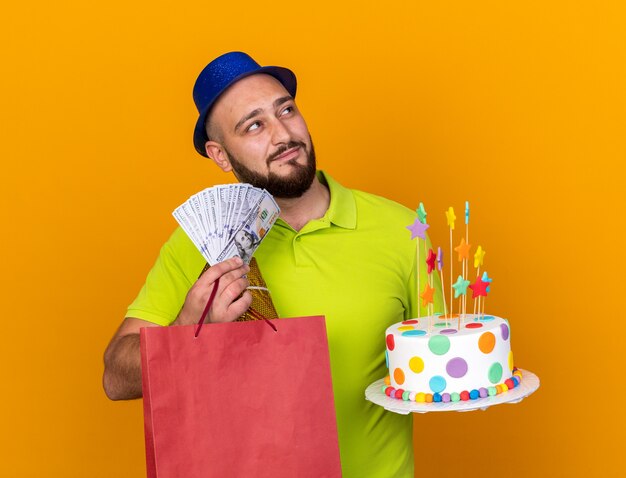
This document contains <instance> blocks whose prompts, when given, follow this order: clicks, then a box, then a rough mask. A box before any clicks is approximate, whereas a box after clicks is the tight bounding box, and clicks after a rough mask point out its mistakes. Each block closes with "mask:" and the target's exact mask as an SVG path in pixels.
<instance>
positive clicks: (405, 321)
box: [402, 319, 418, 325]
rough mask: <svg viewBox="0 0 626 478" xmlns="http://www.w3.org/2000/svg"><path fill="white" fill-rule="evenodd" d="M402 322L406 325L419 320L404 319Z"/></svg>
mask: <svg viewBox="0 0 626 478" xmlns="http://www.w3.org/2000/svg"><path fill="white" fill-rule="evenodd" d="M402 323H403V324H404V325H409V324H417V323H418V320H417V319H411V320H403V321H402Z"/></svg>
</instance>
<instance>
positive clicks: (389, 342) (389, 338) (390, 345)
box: [379, 334, 396, 350]
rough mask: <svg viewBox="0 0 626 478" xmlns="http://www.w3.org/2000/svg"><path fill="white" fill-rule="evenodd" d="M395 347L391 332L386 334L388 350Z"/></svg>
mask: <svg viewBox="0 0 626 478" xmlns="http://www.w3.org/2000/svg"><path fill="white" fill-rule="evenodd" d="M379 337H380V336H379ZM395 347H396V343H395V341H394V339H393V335H391V334H389V335H387V348H388V349H389V350H393V349H394V348H395Z"/></svg>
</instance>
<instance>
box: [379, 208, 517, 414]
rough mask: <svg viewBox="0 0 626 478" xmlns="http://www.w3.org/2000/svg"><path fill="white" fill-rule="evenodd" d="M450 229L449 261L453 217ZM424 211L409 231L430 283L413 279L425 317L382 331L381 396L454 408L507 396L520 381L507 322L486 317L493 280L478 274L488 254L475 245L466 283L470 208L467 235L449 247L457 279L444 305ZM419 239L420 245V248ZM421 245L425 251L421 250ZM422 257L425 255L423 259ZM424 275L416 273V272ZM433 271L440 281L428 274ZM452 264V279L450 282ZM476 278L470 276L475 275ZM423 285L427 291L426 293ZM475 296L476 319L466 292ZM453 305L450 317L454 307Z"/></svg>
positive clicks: (450, 214) (439, 262)
mask: <svg viewBox="0 0 626 478" xmlns="http://www.w3.org/2000/svg"><path fill="white" fill-rule="evenodd" d="M446 218H447V222H448V226H449V227H450V255H451V256H452V249H453V248H452V243H453V230H454V223H455V220H456V216H455V215H454V210H453V209H452V208H449V209H448V211H447V212H446ZM428 228H429V225H428V224H427V222H426V211H425V210H424V206H423V204H421V203H420V206H419V209H418V210H417V218H416V219H415V222H414V223H413V224H411V225H409V226H407V229H409V230H410V231H411V239H415V238H417V240H418V244H417V248H416V252H417V263H418V264H420V263H421V261H422V260H423V261H425V263H426V270H427V276H426V277H420V274H419V273H418V275H417V287H418V293H419V296H420V297H421V299H422V307H425V308H426V309H427V311H428V313H427V315H426V316H424V317H417V318H415V319H411V320H406V321H404V322H400V323H397V324H394V325H392V326H391V327H389V328H388V329H387V330H386V333H385V335H386V351H385V358H386V361H387V368H388V369H389V375H388V376H387V377H386V378H385V384H384V385H383V390H382V391H383V392H384V393H385V394H386V395H387V396H389V397H392V398H397V399H401V400H405V401H414V402H426V403H429V402H458V401H460V400H462V401H466V400H476V399H480V398H486V397H489V396H493V395H498V394H501V393H504V392H506V391H508V390H510V389H513V388H515V387H517V386H518V385H519V384H520V383H521V380H522V374H521V371H519V370H517V369H516V368H515V365H514V362H513V353H512V352H511V327H510V325H509V323H508V321H507V320H505V319H502V318H500V317H496V316H494V315H487V314H485V311H484V310H485V299H486V297H487V294H488V293H489V292H490V286H491V282H492V279H491V278H489V276H488V274H487V273H486V272H485V271H483V274H482V276H481V275H480V272H481V271H480V268H481V267H482V266H483V261H484V256H485V251H484V250H483V249H482V247H481V246H478V248H477V249H476V253H475V254H474V268H475V271H474V272H472V273H471V274H472V275H473V276H474V277H476V280H475V281H474V283H470V281H469V280H468V276H470V264H469V251H470V248H471V245H470V244H469V203H468V202H466V203H465V234H464V237H462V239H461V241H460V244H459V245H458V246H457V247H455V248H454V251H456V252H457V253H458V261H459V263H460V265H461V271H460V272H461V273H460V274H459V276H458V278H457V280H456V282H455V283H454V284H453V283H452V281H451V282H450V295H449V299H450V301H449V302H447V301H446V294H445V290H446V286H445V284H444V267H443V253H442V250H441V248H438V251H437V254H435V252H434V251H433V250H432V249H431V248H429V247H428V246H427V240H426V235H425V231H426V229H428ZM420 239H423V241H420ZM422 245H423V247H422ZM422 254H423V255H422ZM421 269H422V268H421V267H418V271H420V270H421ZM435 269H437V271H438V274H437V273H435V274H433V272H434V271H435ZM453 269H454V268H453V263H452V261H451V262H450V278H452V277H453ZM474 274H475V275H474ZM435 280H437V281H441V289H440V290H441V293H442V301H441V304H442V305H441V306H442V307H443V312H440V313H435V310H434V302H435V300H434V292H435ZM420 282H421V283H422V284H424V286H423V288H422V286H421V285H420ZM468 289H470V290H471V291H472V297H471V299H472V301H473V313H468V293H467V290H468ZM453 296H454V299H458V305H456V309H457V311H458V313H454V308H455V302H456V301H455V300H453Z"/></svg>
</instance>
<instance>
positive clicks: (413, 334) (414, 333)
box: [402, 330, 426, 337]
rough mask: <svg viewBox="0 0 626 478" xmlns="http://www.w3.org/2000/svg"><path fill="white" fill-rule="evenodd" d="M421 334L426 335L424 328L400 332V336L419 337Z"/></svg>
mask: <svg viewBox="0 0 626 478" xmlns="http://www.w3.org/2000/svg"><path fill="white" fill-rule="evenodd" d="M421 335H426V331H425V330H407V331H405V332H402V337H419V336H421Z"/></svg>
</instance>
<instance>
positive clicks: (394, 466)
mask: <svg viewBox="0 0 626 478" xmlns="http://www.w3.org/2000/svg"><path fill="white" fill-rule="evenodd" d="M318 178H319V179H320V180H321V181H322V183H324V184H326V185H327V186H328V188H329V190H330V206H329V208H328V211H327V212H326V214H325V215H324V217H322V218H321V219H316V220H313V221H310V222H309V223H308V224H306V225H305V226H304V227H303V228H302V229H301V230H300V231H295V230H294V229H293V228H291V227H290V226H289V225H288V224H287V223H286V222H284V221H283V220H282V219H278V221H277V222H276V224H275V225H274V227H273V228H272V229H271V230H270V232H269V233H268V234H267V236H265V238H264V239H263V242H262V243H261V245H260V246H259V248H258V249H257V251H256V252H255V254H254V256H255V257H256V260H257V262H258V264H259V269H260V270H261V273H262V274H263V278H264V280H265V282H266V283H267V286H268V288H269V289H270V291H271V296H272V299H273V301H274V305H275V307H276V311H277V312H278V315H279V316H280V317H297V316H308V315H324V316H325V317H326V327H327V332H328V342H329V350H330V360H331V373H332V380H333V391H334V396H335V408H336V412H337V428H338V433H339V449H340V453H341V465H342V470H343V476H344V477H346V478H350V477H355V478H357V477H358V478H362V477H368V478H378V477H380V478H391V477H403V478H404V477H406V478H412V477H413V446H412V425H411V424H412V420H411V416H404V415H397V414H394V413H391V412H387V411H385V410H384V409H383V408H382V407H379V406H377V405H373V404H372V403H370V402H368V401H366V400H365V388H366V387H367V386H368V385H370V384H371V383H372V382H374V381H376V380H378V379H380V378H383V377H384V376H385V375H386V374H387V368H386V366H385V330H386V328H387V327H388V326H389V325H391V324H393V323H396V322H400V321H402V320H405V319H407V318H411V317H415V316H416V313H417V303H416V296H417V295H416V294H417V281H416V273H415V271H416V262H417V261H416V255H417V253H416V245H417V244H418V242H417V240H411V238H410V232H409V231H408V230H407V229H406V226H408V225H410V224H412V223H413V221H414V219H415V212H414V211H411V210H410V209H407V208H405V207H404V206H401V205H399V204H397V203H395V202H393V201H390V200H387V199H384V198H381V197H378V196H374V195H372V194H368V193H364V192H361V191H355V190H350V189H347V188H345V187H343V186H341V185H340V184H339V183H337V182H336V181H334V180H333V179H332V178H331V177H330V176H329V175H328V174H325V173H323V172H321V171H320V172H318ZM419 244H420V252H421V253H422V256H423V255H424V254H423V241H421V240H420V242H419ZM424 259H425V257H421V260H420V264H421V267H420V268H421V271H420V278H421V279H420V280H421V287H422V288H423V287H424V284H425V280H426V277H427V273H426V264H425V261H424ZM203 266H204V259H203V258H202V256H201V255H200V253H199V252H198V251H197V250H196V249H195V247H194V246H193V244H192V243H191V241H190V240H189V239H188V238H187V237H186V235H185V233H184V232H183V231H182V230H181V229H177V230H176V231H175V232H174V233H173V235H172V237H171V238H170V239H169V241H168V242H167V243H166V244H165V245H164V246H163V248H162V250H161V253H160V256H159V258H158V259H157V262H156V264H155V265H154V267H153V269H152V270H151V271H150V273H149V274H148V278H147V279H146V284H145V285H144V287H143V288H142V290H141V292H140V293H139V296H138V297H137V299H136V300H135V301H134V302H133V303H132V304H131V305H130V307H129V309H128V312H127V317H137V318H140V319H144V320H148V321H151V322H155V323H158V324H161V325H169V324H170V323H171V322H173V321H174V319H175V318H176V315H177V314H178V312H179V311H180V308H181V307H182V304H183V302H184V300H185V296H186V294H187V291H188V290H189V288H190V287H191V285H192V284H193V283H194V282H195V280H196V279H197V277H198V274H199V273H200V271H201V270H202V268H203ZM435 284H436V285H437V286H438V285H439V284H438V280H436V281H435ZM436 288H437V290H438V292H439V293H438V294H437V296H438V297H441V295H440V287H436ZM438 303H439V304H440V303H441V301H440V300H439V301H438ZM437 311H439V308H438V309H437ZM425 313H426V311H425V309H422V311H421V315H425Z"/></svg>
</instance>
